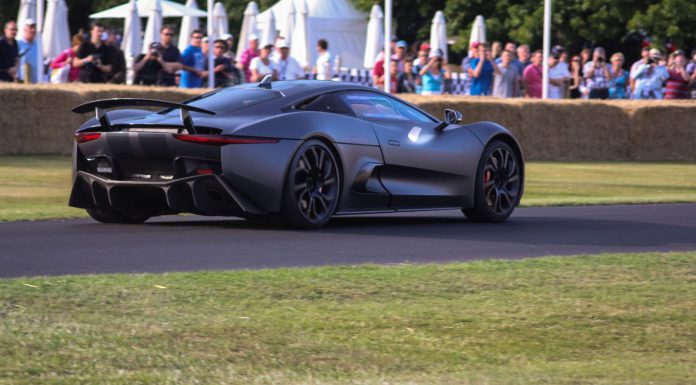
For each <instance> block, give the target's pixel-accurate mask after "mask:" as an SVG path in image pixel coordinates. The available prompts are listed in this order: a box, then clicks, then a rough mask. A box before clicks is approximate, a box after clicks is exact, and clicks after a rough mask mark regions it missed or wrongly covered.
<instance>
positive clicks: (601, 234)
mask: <svg viewBox="0 0 696 385" xmlns="http://www.w3.org/2000/svg"><path fill="white" fill-rule="evenodd" d="M672 250H674V251H676V250H696V204H689V205H640V206H588V207H554V208H526V209H518V210H517V211H515V213H514V214H513V216H512V217H511V218H510V219H509V221H508V222H506V223H503V224H492V225H490V224H476V223H471V222H468V221H467V220H466V219H465V218H464V216H463V215H462V214H461V212H459V211H436V212H421V213H398V214H388V215H376V216H375V215H373V216H360V217H338V218H335V219H334V220H333V221H332V222H331V223H330V224H329V226H328V227H327V228H325V229H322V230H319V231H295V230H287V229H279V228H271V229H269V228H263V227H259V226H255V225H252V224H250V223H248V222H246V221H243V220H237V219H228V218H212V219H211V218H205V217H196V216H190V217H181V216H179V217H162V218H159V219H154V220H152V221H150V222H148V223H146V224H144V225H104V224H97V223H95V222H93V221H91V220H65V221H43V222H15V223H0V277H16V276H35V275H61V274H86V273H117V272H119V273H120V272H125V273H131V272H164V271H189V270H212V269H241V268H252V269H257V268H271V267H282V266H286V267H287V266H317V265H327V264H332V265H333V264H359V263H400V262H417V263H426V262H445V261H466V260H472V259H483V258H522V257H535V256H544V255H552V254H555V255H569V254H579V253H600V252H628V251H631V252H641V251H672Z"/></svg>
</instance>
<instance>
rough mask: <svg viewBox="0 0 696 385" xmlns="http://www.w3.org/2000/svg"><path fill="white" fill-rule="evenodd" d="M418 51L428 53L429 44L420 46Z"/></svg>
mask: <svg viewBox="0 0 696 385" xmlns="http://www.w3.org/2000/svg"><path fill="white" fill-rule="evenodd" d="M419 50H420V51H430V44H428V43H423V44H421V45H420V48H419Z"/></svg>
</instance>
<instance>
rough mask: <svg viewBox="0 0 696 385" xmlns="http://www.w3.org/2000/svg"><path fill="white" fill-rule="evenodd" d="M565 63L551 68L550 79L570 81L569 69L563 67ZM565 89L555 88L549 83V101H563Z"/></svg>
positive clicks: (561, 87)
mask: <svg viewBox="0 0 696 385" xmlns="http://www.w3.org/2000/svg"><path fill="white" fill-rule="evenodd" d="M561 64H563V63H560V62H559V63H558V64H556V65H555V66H553V67H549V79H556V80H559V79H568V78H570V72H568V67H567V66H564V65H561ZM564 89H565V87H563V86H555V85H553V84H551V83H549V99H562V98H563V91H564Z"/></svg>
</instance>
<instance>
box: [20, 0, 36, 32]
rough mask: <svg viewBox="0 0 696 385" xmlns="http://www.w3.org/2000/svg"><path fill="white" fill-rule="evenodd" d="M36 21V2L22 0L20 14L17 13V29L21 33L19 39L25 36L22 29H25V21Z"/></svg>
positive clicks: (33, 0) (34, 0)
mask: <svg viewBox="0 0 696 385" xmlns="http://www.w3.org/2000/svg"><path fill="white" fill-rule="evenodd" d="M26 19H34V20H36V0H21V1H20V3H19V12H18V13H17V28H18V29H19V33H18V34H17V38H18V39H21V38H22V36H24V34H23V33H22V29H23V28H24V20H26Z"/></svg>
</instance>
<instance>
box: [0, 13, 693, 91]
mask: <svg viewBox="0 0 696 385" xmlns="http://www.w3.org/2000/svg"><path fill="white" fill-rule="evenodd" d="M18 32H20V30H19V28H18V25H17V23H15V22H14V21H10V22H7V23H5V25H4V34H3V36H2V38H0V81H5V82H24V83H36V82H37V78H36V77H37V73H38V72H39V71H36V70H35V69H36V68H37V67H38V66H42V67H41V68H42V69H45V70H46V72H45V73H48V74H50V75H49V78H50V81H51V82H52V83H67V82H77V81H79V82H83V83H126V82H127V81H128V82H129V83H130V82H132V83H134V84H139V85H157V86H168V87H175V86H178V87H182V88H199V87H204V86H207V82H206V81H205V79H207V78H208V50H209V48H210V44H211V43H212V49H213V57H214V63H213V72H214V79H215V86H216V87H223V86H228V85H236V84H240V83H243V82H258V81H261V80H262V79H263V78H264V77H266V76H268V75H270V76H271V77H272V78H273V79H274V80H293V79H302V78H306V77H307V75H308V74H311V77H312V78H316V79H318V80H330V79H333V78H334V77H335V76H336V75H337V73H338V71H339V68H340V58H339V57H337V56H336V57H334V56H333V55H332V54H331V53H330V51H329V43H328V42H327V41H326V40H324V39H320V40H319V41H318V42H317V45H316V53H317V55H316V56H317V59H316V62H315V63H311V64H310V65H308V66H305V67H303V66H302V65H300V63H298V61H297V60H295V59H294V58H292V56H291V55H290V49H291V47H290V45H289V44H288V42H287V41H286V40H285V39H283V38H282V37H280V38H278V39H277V41H276V42H275V44H268V45H264V46H262V47H260V46H259V39H258V36H255V35H251V36H249V37H248V42H247V43H248V44H247V47H248V48H247V49H246V50H244V51H243V53H242V54H241V55H240V57H239V58H235V53H234V51H233V48H234V43H235V42H234V37H233V36H232V35H229V34H228V35H224V36H222V37H221V38H220V39H217V40H215V41H213V42H209V41H208V38H207V37H205V36H204V34H203V33H202V32H201V31H199V30H195V31H193V32H192V33H191V35H190V41H189V42H188V43H189V44H188V46H187V47H186V49H184V51H183V52H180V51H179V49H178V48H177V46H176V45H174V44H173V36H174V34H175V30H174V27H172V26H168V25H166V26H164V27H162V29H161V31H160V42H158V43H152V44H151V45H150V46H149V47H147V49H146V50H145V52H146V53H143V54H141V55H139V56H137V57H136V58H134V59H132V60H133V63H132V69H133V76H132V78H130V79H129V75H128V71H127V67H128V66H127V65H126V60H127V59H126V57H125V55H124V53H123V51H122V50H121V49H120V47H119V40H120V36H119V35H118V33H117V31H114V30H111V29H109V28H106V27H104V26H102V25H100V24H98V23H94V24H93V25H92V26H91V28H90V31H89V33H88V34H84V33H82V31H80V32H79V33H77V34H76V35H74V36H73V37H72V43H71V47H70V48H69V49H67V50H65V51H64V52H62V53H61V54H60V55H58V56H57V57H56V58H52V59H51V60H50V62H47V63H37V57H38V55H36V48H37V45H36V42H35V39H36V37H37V34H36V22H35V21H34V20H32V19H27V20H26V21H25V23H24V25H23V26H22V28H21V33H18ZM391 52H393V54H392V57H391V61H390V63H391V65H390V67H389V68H388V69H385V68H384V67H385V65H384V63H385V57H384V51H382V53H381V54H380V55H378V57H377V58H376V62H375V64H374V67H373V69H372V74H371V75H372V85H373V86H375V87H379V88H383V87H384V82H385V78H386V76H385V71H387V70H388V71H389V74H390V84H389V89H390V90H391V91H392V92H394V93H419V94H423V95H437V94H442V93H446V92H448V91H449V89H450V86H451V82H452V78H453V74H452V72H451V67H455V66H450V65H448V63H446V61H445V59H444V56H445V55H444V53H443V52H442V51H441V50H439V49H431V47H430V46H429V44H428V43H423V44H420V45H418V44H415V45H411V46H409V44H408V43H407V42H406V41H403V40H398V39H393V40H392V43H391ZM414 54H415V55H414ZM237 59H238V60H237ZM690 59H691V60H689V58H688V57H687V56H686V54H685V53H684V52H683V51H681V50H675V51H673V52H671V53H669V54H667V55H663V53H662V52H661V51H660V50H658V49H657V48H649V47H645V48H643V50H642V53H641V59H640V60H638V61H637V62H635V63H633V64H632V65H631V66H630V67H627V66H626V63H625V58H624V55H623V54H622V53H620V52H617V53H614V54H613V55H611V56H610V57H609V60H607V54H606V52H605V50H604V49H603V48H602V47H596V48H594V49H593V50H591V49H589V48H585V49H583V50H582V51H581V52H580V53H579V54H578V55H569V54H568V52H566V50H565V49H564V48H563V47H561V46H555V47H553V49H552V50H551V52H550V56H549V59H548V60H549V61H548V66H549V72H548V77H549V80H548V81H549V88H548V97H549V98H551V99H561V98H570V99H577V98H585V99H688V98H692V97H694V98H696V51H694V52H693V53H692V56H691V58H690ZM542 62H543V55H542V52H541V51H540V50H536V51H533V52H532V51H531V50H530V47H529V46H528V45H526V44H522V45H520V46H517V45H516V44H515V43H512V42H509V43H506V44H505V45H503V44H501V43H500V42H494V43H493V44H492V45H491V46H489V45H488V44H486V43H473V44H471V46H470V47H469V51H468V54H467V55H466V56H465V57H464V59H463V60H462V62H461V67H460V68H461V72H459V71H457V72H458V74H455V77H456V78H457V79H458V81H459V82H461V83H463V93H464V94H467V95H474V96H494V97H502V98H514V97H526V98H540V97H541V96H542V83H543V69H542Z"/></svg>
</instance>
